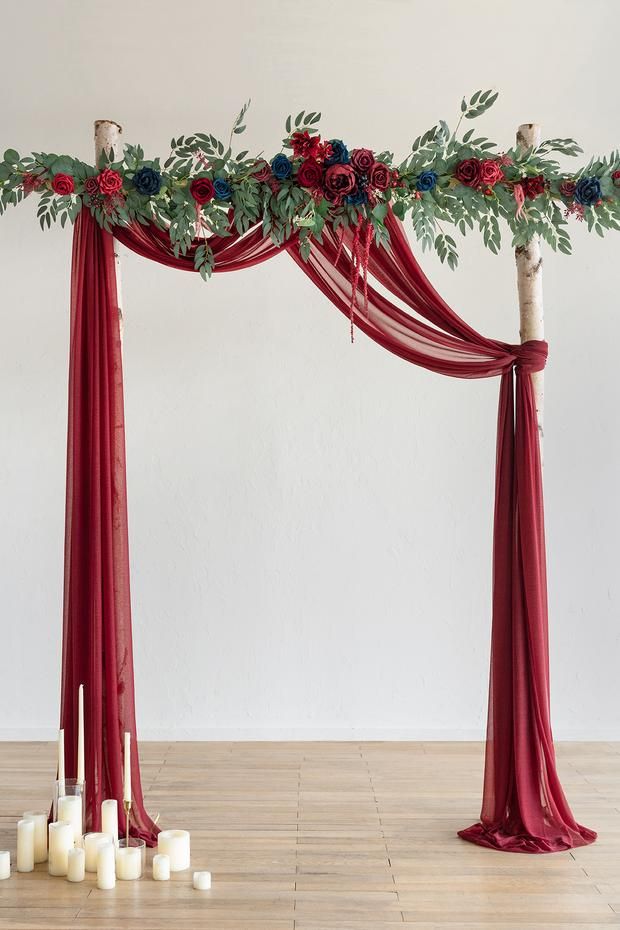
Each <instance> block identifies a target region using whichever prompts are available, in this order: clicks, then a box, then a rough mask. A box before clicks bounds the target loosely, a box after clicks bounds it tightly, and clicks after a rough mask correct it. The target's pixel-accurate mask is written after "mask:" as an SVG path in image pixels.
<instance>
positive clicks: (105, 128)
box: [95, 119, 123, 346]
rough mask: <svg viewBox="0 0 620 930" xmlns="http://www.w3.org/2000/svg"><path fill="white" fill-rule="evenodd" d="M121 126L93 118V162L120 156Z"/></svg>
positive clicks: (118, 265) (118, 277)
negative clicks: (109, 155)
mask: <svg viewBox="0 0 620 930" xmlns="http://www.w3.org/2000/svg"><path fill="white" fill-rule="evenodd" d="M122 132H123V127H122V126H119V125H118V123H115V122H114V121H113V120H109V119H97V120H95V164H96V165H97V164H98V163H99V157H100V156H101V153H102V152H104V151H105V152H110V151H112V153H113V158H114V160H115V161H116V160H118V159H119V158H120V156H121V145H122V143H121V135H122ZM118 250H119V245H118V242H117V241H116V239H115V240H114V264H115V265H116V295H117V298H118V318H119V327H120V336H121V346H122V343H123V295H122V290H121V263H120V258H119V252H118Z"/></svg>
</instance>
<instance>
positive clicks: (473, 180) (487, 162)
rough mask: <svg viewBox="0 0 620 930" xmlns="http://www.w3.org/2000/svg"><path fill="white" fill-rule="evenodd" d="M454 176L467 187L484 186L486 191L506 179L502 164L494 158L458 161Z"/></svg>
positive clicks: (488, 191)
mask: <svg viewBox="0 0 620 930" xmlns="http://www.w3.org/2000/svg"><path fill="white" fill-rule="evenodd" d="M454 176H455V178H456V179H457V181H460V183H461V184H464V185H465V187H473V188H476V189H479V188H483V189H484V190H485V192H486V193H491V191H492V189H493V188H494V187H495V185H496V184H497V183H498V181H503V180H504V172H503V171H502V167H501V164H500V162H498V161H496V160H495V159H494V158H484V159H480V158H466V159H465V160H464V161H460V162H459V163H458V165H457V166H456V168H455V171H454Z"/></svg>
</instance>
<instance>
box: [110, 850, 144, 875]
mask: <svg viewBox="0 0 620 930" xmlns="http://www.w3.org/2000/svg"><path fill="white" fill-rule="evenodd" d="M141 876H142V850H141V849H139V848H138V847H137V846H123V847H121V848H120V849H117V850H116V877H117V878H119V879H121V880H122V881H126V882H127V881H132V880H135V879H137V878H140V877H141Z"/></svg>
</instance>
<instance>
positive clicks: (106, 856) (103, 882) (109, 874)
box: [97, 840, 116, 891]
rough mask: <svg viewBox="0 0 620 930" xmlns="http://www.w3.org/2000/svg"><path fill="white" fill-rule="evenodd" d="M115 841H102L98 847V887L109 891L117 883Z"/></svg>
mask: <svg viewBox="0 0 620 930" xmlns="http://www.w3.org/2000/svg"><path fill="white" fill-rule="evenodd" d="M115 852H116V850H115V849H114V843H113V842H112V841H111V840H108V841H107V843H100V844H99V846H98V847H97V888H100V889H101V890H102V891H109V889H110V888H114V886H115V885H116V868H115V857H114V853H115Z"/></svg>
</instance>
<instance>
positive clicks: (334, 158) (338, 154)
mask: <svg viewBox="0 0 620 930" xmlns="http://www.w3.org/2000/svg"><path fill="white" fill-rule="evenodd" d="M329 144H330V145H331V147H332V153H331V155H330V156H329V158H326V159H325V164H326V165H346V164H347V163H348V161H349V150H348V148H347V147H346V145H345V144H344V142H343V141H342V139H330V140H329Z"/></svg>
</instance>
